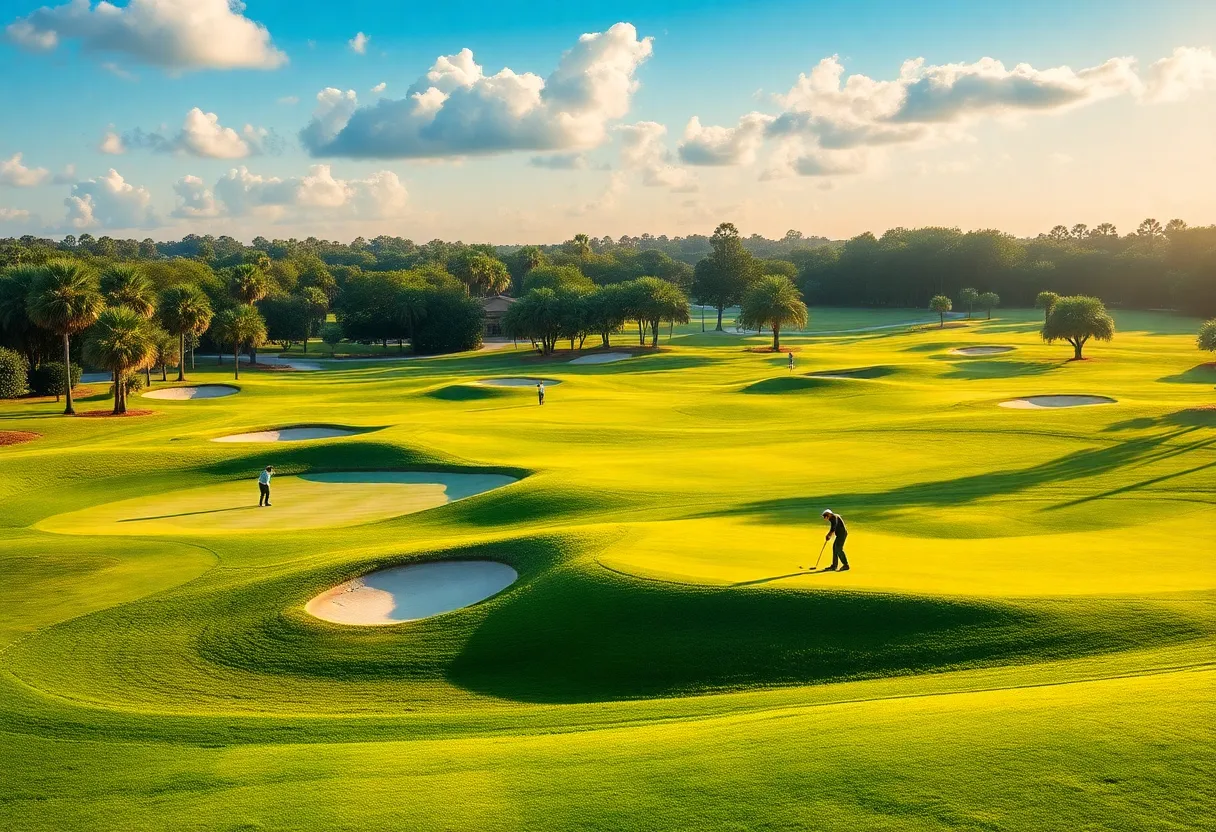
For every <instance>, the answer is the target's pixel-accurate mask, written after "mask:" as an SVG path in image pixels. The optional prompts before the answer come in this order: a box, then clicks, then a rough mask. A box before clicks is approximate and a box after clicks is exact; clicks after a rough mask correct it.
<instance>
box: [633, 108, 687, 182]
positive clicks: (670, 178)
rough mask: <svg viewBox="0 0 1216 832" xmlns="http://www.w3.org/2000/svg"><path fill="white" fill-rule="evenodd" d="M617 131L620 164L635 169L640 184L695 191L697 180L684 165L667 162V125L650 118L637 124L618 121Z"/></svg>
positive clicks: (670, 159) (669, 154)
mask: <svg viewBox="0 0 1216 832" xmlns="http://www.w3.org/2000/svg"><path fill="white" fill-rule="evenodd" d="M617 132H619V133H620V134H621V166H622V167H623V168H625V169H626V170H634V171H638V172H639V173H640V174H641V178H642V184H643V185H646V186H647V187H651V188H670V189H671V190H673V191H675V192H677V193H690V192H692V191H695V190H697V182H696V179H695V178H694V177H693V175H692V174H691V173H689V171H688V169H687V168H682V167H680V166H679V165H673V164H672V163H671V161H672V158H671V152H670V151H669V150H668V149H667V145H666V138H665V137H666V136H667V128H666V127H665V126H664V125H662V124H658V123H657V122H653V121H639V122H638V123H637V124H622V125H621V126H620V127H618V128H617Z"/></svg>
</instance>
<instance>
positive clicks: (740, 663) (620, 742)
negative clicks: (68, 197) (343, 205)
mask: <svg viewBox="0 0 1216 832" xmlns="http://www.w3.org/2000/svg"><path fill="white" fill-rule="evenodd" d="M693 317H694V322H693V323H692V324H688V325H683V326H680V327H676V329H675V333H674V337H672V338H671V340H670V341H668V340H667V334H666V332H664V333H663V337H662V338H661V339H660V349H659V350H658V351H651V350H643V351H639V352H638V354H637V355H635V356H634V357H632V358H630V359H628V360H623V361H619V362H616V363H611V364H600V365H595V364H583V365H571V364H569V363H568V362H569V360H570V359H571V358H572V357H574V356H573V355H572V354H568V353H561V354H559V355H557V356H555V357H553V358H552V359H540V358H538V357H537V356H535V354H533V353H529V352H527V351H524V350H518V351H516V350H503V351H500V352H480V353H472V354H467V355H458V356H445V357H438V358H427V359H419V360H413V361H403V362H383V363H376V362H373V361H363V362H351V363H350V364H349V365H346V364H343V365H341V366H334V365H325V366H324V369H322V370H320V371H311V372H309V371H301V372H290V371H280V372H247V373H243V374H242V376H241V379H240V382H239V386H240V393H239V394H237V395H232V396H228V397H225V398H218V399H209V400H201V399H200V400H194V401H163V400H151V399H139V398H135V397H133V398H132V403H131V406H132V407H133V408H139V409H147V410H152V411H155V413H154V414H153V415H149V416H140V417H132V418H127V419H114V420H111V419H70V418H63V417H61V416H59V415H57V414H58V411H59V408H57V407H56V405H55V404H54V402H2V403H0V429H2V430H6V431H29V432H34V433H37V434H40V436H39V438H37V439H36V440H34V441H31V442H25V443H22V444H17V445H8V446H4V447H0V506H2V508H0V570H2V572H0V575H3V577H4V580H3V581H0V650H2V652H0V761H3V764H2V766H0V828H4V829H21V830H56V831H58V830H131V829H141V830H144V829H148V830H185V829H190V830H193V829H199V830H202V829H207V830H211V829H223V830H234V829H247V830H256V829H264V830H297V829H313V830H330V829H350V830H404V829H408V830H519V829H527V830H549V829H553V830H557V829H563V830H564V829H591V830H605V831H606V832H607V830H613V832H615V831H616V830H658V829H662V830H668V829H670V830H677V829H678V830H688V829H707V830H756V829H766V830H812V829H814V830H820V829H825V830H836V829H840V830H846V829H847V830H859V829H862V830H874V829H883V830H938V829H983V830H1015V829H1017V830H1045V829H1050V830H1077V829H1145V830H1148V829H1153V830H1157V829H1176V830H1184V829H1187V830H1190V829H1194V830H1199V829H1211V828H1213V827H1214V826H1216V809H1214V808H1213V807H1214V806H1216V786H1214V785H1213V784H1216V729H1214V728H1213V726H1214V725H1216V675H1214V674H1213V669H1214V668H1216V563H1214V561H1213V554H1212V553H1213V551H1214V548H1216V547H1214V544H1216V522H1214V520H1213V518H1214V517H1216V513H1214V512H1213V508H1214V503H1216V410H1214V409H1212V406H1213V405H1216V371H1213V370H1211V368H1209V367H1207V366H1205V364H1206V362H1207V361H1208V360H1209V358H1210V356H1207V355H1204V354H1201V353H1199V352H1198V351H1197V350H1196V349H1195V346H1194V337H1193V333H1194V331H1195V330H1196V328H1197V327H1198V322H1196V321H1193V320H1189V319H1180V318H1176V317H1173V316H1170V315H1168V314H1164V313H1118V312H1117V313H1115V317H1116V322H1117V325H1118V327H1119V332H1118V334H1117V336H1116V339H1115V341H1114V342H1113V343H1111V344H1091V345H1090V346H1088V347H1087V355H1088V356H1089V357H1090V360H1087V361H1084V362H1070V361H1068V360H1067V359H1068V358H1069V357H1070V356H1071V354H1072V350H1071V348H1070V347H1068V346H1067V345H1059V344H1057V345H1054V346H1052V345H1046V344H1043V343H1042V342H1041V341H1040V339H1039V337H1038V335H1037V326H1038V322H1039V320H1040V318H1039V313H1038V312H1036V311H1034V310H1004V311H1001V310H998V312H997V313H996V314H995V315H994V317H993V320H992V321H983V320H975V321H972V322H971V323H970V324H966V325H959V326H956V327H953V328H949V327H948V328H946V329H937V328H936V327H933V326H930V327H924V326H920V325H916V326H913V327H910V328H909V327H899V326H895V327H892V325H893V324H914V323H915V322H918V321H926V320H928V319H929V318H930V317H931V315H928V314H922V313H921V312H920V311H919V310H880V311H867V310H820V309H813V310H812V318H811V325H810V326H809V327H808V331H807V332H806V333H795V334H792V335H791V336H790V338H789V344H790V345H791V347H794V348H796V350H797V352H796V368H795V370H794V372H793V373H791V372H790V371H788V370H787V368H786V359H785V357H784V356H783V355H768V354H763V353H758V352H753V351H750V350H751V349H752V348H754V347H762V346H764V345H765V344H767V343H768V341H769V336H768V335H767V334H765V335H761V336H755V335H752V336H739V335H733V334H732V335H722V334H717V335H715V334H711V333H707V334H704V335H703V334H701V331H700V319H699V313H698V312H696V311H694V316H693ZM707 320H709V326H710V327H712V325H713V322H712V320H710V319H708V317H707ZM869 327H891V328H886V329H874V330H871V331H861V332H856V331H854V332H844V330H864V329H867V328H869ZM828 333H837V334H828ZM636 340H637V339H636V333H630V332H625V333H622V334H621V335H618V336H616V337H615V338H614V339H613V348H614V349H621V348H627V347H631V346H634V345H636ZM783 340H784V339H783ZM593 341H594V342H598V339H589V341H588V347H590V346H591V345H592V342H593ZM982 345H1001V346H1012V347H1014V348H1015V349H1013V350H1011V351H1009V352H1004V353H999V354H996V355H990V356H985V357H967V356H962V355H957V354H953V353H951V350H953V349H958V348H961V347H967V346H982ZM343 346H344V348H345V345H343ZM314 347H318V348H317V349H314ZM376 349H377V350H378V349H379V348H378V347H377V348H376ZM389 353H390V354H393V353H395V347H394V348H390V350H389ZM314 354H315V355H316V356H318V357H320V356H321V355H322V353H321V351H320V349H319V344H316V343H314V344H313V345H310V349H309V356H310V357H313V356H314ZM510 376H520V377H537V376H539V377H545V378H549V379H555V380H560V381H561V382H562V384H560V385H551V386H550V387H549V389H548V393H547V400H546V403H545V405H544V407H543V408H542V407H538V406H537V404H536V394H535V391H534V390H532V389H530V388H526V387H525V388H494V387H487V386H482V385H477V384H475V383H474V382H477V381H479V380H481V379H485V378H495V377H510ZM825 376H826V377H825ZM228 381H231V365H226V366H224V367H216V366H215V365H214V364H211V363H206V364H205V365H203V364H200V366H199V368H198V369H197V370H196V371H195V372H194V373H192V374H191V377H190V382H191V383H204V382H209V383H222V382H228ZM154 386H156V387H160V386H162V385H160V384H159V383H157V384H156V385H154ZM1051 394H1061V395H1064V394H1073V395H1076V394H1093V395H1102V396H1109V397H1111V398H1113V399H1115V400H1116V402H1117V403H1116V404H1114V405H1107V406H1101V407H1086V408H1075V409H1048V410H1016V409H1008V408H1002V407H999V406H998V405H999V403H1000V402H1003V401H1007V400H1009V399H1013V398H1018V397H1023V396H1030V395H1051ZM105 406H106V402H105V401H104V399H103V398H100V397H97V398H94V399H93V400H89V401H86V402H83V403H82V405H81V410H92V409H97V408H102V407H105ZM289 425H331V426H334V425H346V426H351V427H352V428H358V429H359V432H357V433H354V434H353V435H350V436H345V437H341V438H323V439H314V440H307V441H299V442H284V443H262V444H225V443H217V442H214V441H212V440H213V439H215V438H217V437H223V436H226V435H230V434H236V433H243V432H251V431H263V430H267V429H271V428H277V427H282V426H289ZM268 464H271V465H274V466H275V467H276V469H277V470H278V471H279V479H277V480H276V481H275V485H274V489H275V491H274V493H275V500H274V502H275V505H274V506H273V507H272V508H269V509H259V508H256V503H257V496H258V495H257V487H256V483H255V478H256V475H257V472H258V471H259V470H260V469H261V468H263V467H264V466H265V465H268ZM334 472H341V473H340V475H337V474H335V473H334ZM384 472H412V473H411V474H410V476H400V475H397V474H389V473H384ZM428 477H429V478H430V479H428ZM463 478H469V479H463ZM515 479H518V481H513V480H515ZM449 501H451V502H449ZM246 506H250V507H251V508H246ZM824 508H832V509H834V510H836V511H838V512H840V513H841V514H842V515H844V517H845V518H846V519H847V521H848V524H849V528H850V531H851V535H850V537H849V540H848V546H847V551H848V554H849V558H850V560H851V562H852V564H853V569H852V571H849V572H845V573H827V572H822V571H821V572H811V571H809V570H807V569H806V568H804V567H809V566H812V565H813V564H814V562H815V558H816V555H817V554H818V553H819V551H820V547H821V545H822V543H823V535H824V534H825V532H826V527H825V524H824V523H823V522H822V520H821V519H820V518H819V513H820V511H821V510H823V509H824ZM830 556H831V552H830V549H829V550H828V551H827V552H825V554H824V557H823V561H821V566H822V564H824V563H826V562H828V560H829V559H830ZM453 557H455V558H477V559H492V560H498V561H502V562H504V563H507V564H510V565H511V566H512V567H514V568H515V570H516V571H517V572H518V573H519V580H518V581H517V582H516V583H515V584H514V585H512V586H511V587H509V588H508V589H507V590H505V591H504V592H502V593H501V594H499V595H496V596H494V597H492V598H490V599H489V600H487V601H485V602H483V603H481V604H479V605H476V606H473V607H469V608H466V609H464V610H460V611H457V612H453V613H449V614H445V615H441V616H438V617H435V618H430V619H427V620H425V621H420V622H415V623H411V624H402V625H394V626H389V627H368V628H355V627H344V626H340V625H335V624H328V623H325V622H321V621H319V620H316V619H314V618H312V617H311V616H309V615H308V614H307V613H306V612H305V611H304V605H305V603H306V602H307V601H308V600H309V599H310V598H312V597H313V596H314V595H316V594H318V593H320V592H322V591H323V590H326V589H328V588H330V587H332V586H334V585H336V584H338V583H341V582H342V581H345V580H348V579H350V578H354V577H357V576H359V575H361V574H364V573H366V572H367V571H370V570H372V569H375V568H379V567H383V566H389V565H393V564H399V563H404V562H409V561H413V560H433V559H441V558H453Z"/></svg>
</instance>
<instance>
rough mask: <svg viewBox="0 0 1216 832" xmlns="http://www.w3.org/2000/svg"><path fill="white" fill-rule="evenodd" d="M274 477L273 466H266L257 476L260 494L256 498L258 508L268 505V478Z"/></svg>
mask: <svg viewBox="0 0 1216 832" xmlns="http://www.w3.org/2000/svg"><path fill="white" fill-rule="evenodd" d="M273 476H274V466H273V465H267V466H266V470H265V471H263V472H262V473H261V474H259V475H258V491H260V492H262V493H261V496H259V497H258V507H259V508H261V507H262V506H268V505H270V478H271V477H273Z"/></svg>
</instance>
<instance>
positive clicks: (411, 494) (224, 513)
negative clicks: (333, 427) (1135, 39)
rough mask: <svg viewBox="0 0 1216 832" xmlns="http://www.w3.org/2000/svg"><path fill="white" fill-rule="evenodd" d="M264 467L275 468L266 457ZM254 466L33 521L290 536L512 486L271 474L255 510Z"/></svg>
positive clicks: (371, 475)
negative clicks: (232, 478)
mask: <svg viewBox="0 0 1216 832" xmlns="http://www.w3.org/2000/svg"><path fill="white" fill-rule="evenodd" d="M266 463H267V464H271V465H272V464H274V457H273V456H272V455H268V456H267V458H266ZM257 475H258V469H257V468H254V469H253V470H251V471H250V472H249V476H248V477H247V478H246V479H242V480H238V481H236V482H222V483H216V484H215V485H207V486H202V487H200V488H187V489H181V490H177V491H169V492H167V493H163V494H149V495H147V496H145V497H136V498H133V499H129V500H119V501H117V502H113V503H105V504H103V505H100V506H93V507H92V508H86V509H82V510H80V511H72V512H68V513H65V514H57V515H55V516H54V517H48V518H47V519H45V520H43V521H41V522H40V523H38V528H40V529H42V530H43V531H49V532H57V533H59V534H125V535H130V534H156V535H170V536H172V535H181V534H190V535H197V534H231V533H233V532H246V531H248V532H265V531H282V532H291V531H297V530H300V529H318V528H327V527H336V526H355V525H359V524H361V523H374V522H376V521H379V520H387V519H389V518H391V517H400V516H401V515H404V514H413V513H415V512H419V511H426V510H427V509H430V508H436V507H437V506H442V505H446V504H448V503H451V502H455V501H456V500H463V499H465V498H466V497H472V496H474V495H476V494H481V493H484V492H486V491H493V490H494V489H496V488H502V487H503V486H506V485H510V484H511V483H513V482H516V479H515V477H508V476H505V475H503V474H457V473H447V472H443V473H440V472H430V471H338V472H332V473H318V474H302V475H300V476H298V477H289V476H277V477H275V478H274V479H273V480H272V481H271V485H270V498H271V506H269V507H268V508H259V507H258V484H257Z"/></svg>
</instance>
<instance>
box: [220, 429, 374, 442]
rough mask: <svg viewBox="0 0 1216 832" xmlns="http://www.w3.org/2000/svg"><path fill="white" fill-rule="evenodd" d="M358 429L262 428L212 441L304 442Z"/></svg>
mask: <svg viewBox="0 0 1216 832" xmlns="http://www.w3.org/2000/svg"><path fill="white" fill-rule="evenodd" d="M358 432H359V431H357V430H352V429H350V428H325V427H311V428H309V427H301V428H279V429H278V430H260V431H256V432H254V433H234V434H233V435H232V436H219V437H216V438H215V439H212V440H211V441H212V442H302V441H304V440H306V439H334V438H335V437H339V436H353V435H354V434H356V433H358Z"/></svg>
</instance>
